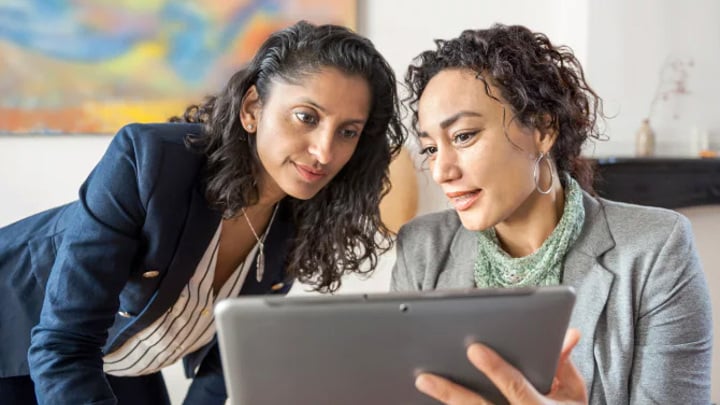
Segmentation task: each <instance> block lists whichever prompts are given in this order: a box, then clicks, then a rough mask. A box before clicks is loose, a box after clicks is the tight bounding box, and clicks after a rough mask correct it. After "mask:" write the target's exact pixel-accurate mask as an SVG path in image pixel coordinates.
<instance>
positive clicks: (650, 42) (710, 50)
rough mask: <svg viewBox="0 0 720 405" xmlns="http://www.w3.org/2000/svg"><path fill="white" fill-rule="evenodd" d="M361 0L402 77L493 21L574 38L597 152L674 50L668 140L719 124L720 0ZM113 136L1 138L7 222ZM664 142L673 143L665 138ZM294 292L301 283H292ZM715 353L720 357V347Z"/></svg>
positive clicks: (36, 205) (48, 202)
mask: <svg viewBox="0 0 720 405" xmlns="http://www.w3.org/2000/svg"><path fill="white" fill-rule="evenodd" d="M359 3H360V10H359V11H360V12H359V19H360V24H359V31H360V32H362V33H364V34H366V35H367V36H369V37H370V38H371V39H372V40H373V42H374V43H375V44H376V46H377V47H378V48H379V49H380V51H381V52H382V53H383V54H384V55H385V56H386V57H387V58H388V60H389V61H390V64H391V65H392V66H393V68H394V69H395V70H396V72H397V75H398V77H399V78H401V77H402V76H403V75H404V70H405V68H406V67H407V64H408V62H409V61H410V60H411V59H412V58H413V57H414V56H416V55H417V54H418V53H420V52H421V51H423V50H425V49H429V48H431V47H432V40H433V39H435V38H449V37H454V36H457V35H458V34H459V33H460V31H461V30H462V29H463V28H480V27H487V26H489V25H491V24H492V23H495V22H502V23H508V24H511V23H516V24H525V25H527V26H529V27H530V28H532V29H534V30H538V31H543V32H545V33H546V34H548V36H549V37H550V39H551V40H552V41H554V42H555V43H559V44H566V45H569V46H570V47H571V48H573V49H574V51H575V52H576V54H577V55H578V58H579V59H580V61H581V63H583V64H584V65H585V67H586V70H587V73H588V79H589V81H590V84H591V85H592V86H594V87H595V89H596V90H597V91H598V93H599V94H600V95H601V96H603V97H605V98H606V99H607V101H608V103H607V104H608V110H609V112H611V113H617V117H616V118H614V119H613V120H611V121H609V123H608V125H609V127H608V131H609V135H610V136H611V139H612V141H611V142H609V143H606V144H600V145H598V146H597V148H596V150H595V155H596V156H597V155H608V154H621V155H623V154H628V150H629V149H628V148H630V147H632V136H633V134H632V133H633V132H634V130H635V129H636V127H637V125H638V123H639V122H640V119H642V118H643V117H644V114H645V109H646V105H647V103H648V102H649V101H647V100H649V97H651V96H652V94H651V93H652V90H654V86H655V82H654V78H655V76H656V72H657V65H658V63H659V61H662V60H663V59H664V58H665V55H666V54H667V53H668V52H670V51H673V52H675V51H677V52H678V53H687V54H689V55H692V56H693V57H694V58H695V59H696V67H695V70H694V72H692V76H691V80H690V86H691V90H692V92H693V94H692V95H691V97H688V100H690V99H691V98H692V100H690V101H687V102H688V103H689V104H688V105H687V106H685V105H683V106H681V107H682V108H683V112H685V113H686V116H687V117H689V118H687V119H686V122H684V123H678V122H675V121H668V120H665V121H668V122H665V121H660V123H662V122H664V123H662V124H661V125H660V124H659V127H658V131H659V132H660V137H661V139H660V140H661V141H662V142H666V143H670V144H672V143H673V142H675V144H678V145H684V143H683V142H685V139H686V137H687V131H686V129H687V127H688V126H692V125H698V126H701V127H704V128H707V129H709V130H710V131H716V130H717V129H718V128H720V125H719V124H720V123H718V122H717V120H720V118H717V117H719V116H720V115H718V114H717V111H718V101H717V100H718V99H717V97H716V96H715V95H716V94H718V90H720V89H718V88H717V87H718V86H720V82H719V81H716V80H715V77H714V76H711V75H712V74H714V72H716V71H720V69H718V68H720V66H718V60H720V59H719V58H720V52H718V41H720V28H719V26H717V25H716V24H715V22H714V21H713V19H716V18H718V16H720V3H717V2H715V1H713V0H697V1H695V2H693V5H694V7H687V6H681V5H680V3H679V2H677V3H676V2H674V1H672V0H641V1H638V2H624V1H622V0H605V1H602V2H600V1H593V2H591V1H589V0H577V1H575V0H545V1H542V2H538V1H533V0H510V1H504V2H497V1H489V0H477V1H469V0H468V1H463V0H444V1H442V2H438V1H433V0H394V1H381V0H365V1H364V0H360V1H359ZM638 49H639V50H638ZM673 125H675V127H673ZM109 140H110V138H109V137H107V136H81V137H78V136H70V137H67V136H41V137H0V173H2V175H0V226H2V225H4V224H8V223H10V222H12V221H14V220H16V219H20V218H21V217H23V216H25V215H29V214H31V213H33V212H36V211H38V210H40V209H44V208H49V207H52V206H54V205H58V204H61V203H64V202H67V201H70V200H73V199H74V198H75V196H76V194H77V188H78V187H79V185H80V184H81V182H82V181H83V179H84V178H85V176H86V175H87V173H88V172H89V171H90V169H91V168H92V166H93V165H94V164H95V163H96V162H97V160H98V159H99V158H100V156H101V154H102V153H103V151H104V149H105V148H106V146H107V144H108V143H109ZM663 148H665V149H667V147H665V146H662V145H661V150H663ZM418 179H419V187H420V201H419V211H420V213H425V212H430V211H433V210H437V209H441V208H445V207H446V205H445V202H444V198H443V196H442V195H441V194H440V193H439V192H438V191H437V189H436V188H435V187H434V186H433V185H432V184H431V180H430V179H429V178H427V177H426V176H424V175H423V173H421V172H419V173H418ZM713 212H715V211H713ZM693 215H695V214H694V213H693ZM691 218H692V217H691ZM699 218H700V219H699V220H698V221H699V222H698V223H699V224H701V226H695V232H696V237H697V239H698V240H700V241H703V242H700V243H699V244H700V245H701V256H702V258H703V262H704V264H705V268H706V270H709V269H711V270H712V272H711V273H709V276H710V277H712V280H715V281H714V283H715V286H718V285H720V282H718V278H720V276H718V274H717V273H718V272H717V263H719V262H720V257H718V253H717V249H714V248H713V247H712V246H711V245H709V244H710V241H713V240H716V239H715V233H716V230H717V229H720V219H718V218H720V213H717V215H716V214H712V215H707V213H706V212H705V211H702V213H701V215H699ZM713 255H714V256H713ZM393 262H394V252H390V253H389V254H388V255H387V256H385V257H383V259H382V260H381V262H380V268H379V269H378V270H377V271H376V273H375V276H374V277H373V278H371V279H370V280H367V281H360V280H357V279H354V278H352V279H349V280H348V281H347V282H346V283H345V286H344V288H343V290H342V291H343V292H346V293H347V292H360V291H363V292H365V291H382V290H386V289H387V286H388V283H389V275H390V267H391V266H392V263H393ZM292 293H293V294H299V293H302V291H301V289H294V290H293V292H292ZM716 294H717V292H716ZM715 308H718V303H717V299H716V303H715ZM715 312H716V314H717V313H718V312H720V310H717V309H716V311H715ZM716 316H717V315H716ZM716 324H717V322H716ZM715 352H716V354H715V359H718V357H719V355H718V352H720V348H717V349H716V350H715ZM716 363H717V361H716ZM718 367H719V368H720V366H718ZM166 375H168V376H169V378H168V384H169V386H170V391H171V393H172V395H173V403H180V401H181V398H182V390H184V389H185V387H186V382H185V381H184V379H183V378H182V377H181V373H180V370H179V367H175V366H174V367H171V369H170V370H168V373H167V374H166ZM713 395H714V396H713V399H714V400H715V401H720V381H717V377H716V381H715V392H714V394H713Z"/></svg>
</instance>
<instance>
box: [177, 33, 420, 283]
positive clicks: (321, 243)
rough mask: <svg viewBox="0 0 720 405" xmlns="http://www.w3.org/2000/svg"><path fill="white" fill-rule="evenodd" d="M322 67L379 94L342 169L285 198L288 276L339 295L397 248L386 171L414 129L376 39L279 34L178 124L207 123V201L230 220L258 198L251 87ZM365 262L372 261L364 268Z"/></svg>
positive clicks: (199, 139) (200, 141)
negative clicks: (248, 127)
mask: <svg viewBox="0 0 720 405" xmlns="http://www.w3.org/2000/svg"><path fill="white" fill-rule="evenodd" d="M324 67H333V68H336V69H338V70H340V71H341V72H344V73H346V74H349V75H358V76H360V77H363V78H364V79H365V80H367V82H368V84H369V86H370V90H371V94H372V103H371V107H370V115H369V117H368V121H367V123H366V124H365V127H364V129H363V132H362V134H361V136H360V139H359V141H358V144H357V148H356V150H355V152H354V154H353V155H352V157H351V158H350V160H349V161H348V162H347V164H346V165H345V166H344V167H343V168H342V170H340V172H339V173H338V174H337V175H336V176H335V178H333V180H332V181H331V182H330V183H329V184H328V185H327V186H325V187H324V188H323V189H322V190H321V191H320V192H318V194H316V195H315V196H314V197H313V198H311V199H309V200H306V201H303V200H298V199H294V198H291V197H286V198H287V199H288V200H289V204H290V207H291V211H292V216H293V220H294V223H295V226H296V229H297V236H296V238H295V240H294V241H293V243H292V248H291V251H290V254H289V256H288V259H287V275H288V276H290V277H297V278H298V279H299V280H300V281H301V282H304V283H308V284H309V285H311V286H313V287H314V288H315V290H317V291H321V292H333V291H335V290H337V289H338V288H339V287H340V284H341V278H342V276H343V275H344V274H347V273H351V272H356V273H367V272H370V271H371V270H373V269H374V268H375V267H376V265H377V256H378V255H379V254H381V253H383V252H385V251H386V250H387V249H389V248H390V247H391V246H392V233H391V232H390V231H389V230H388V229H387V228H386V227H385V225H383V223H382V222H381V220H380V210H379V204H380V200H381V199H382V197H383V196H384V195H385V194H386V193H387V192H388V191H389V189H390V180H389V172H388V167H389V165H390V161H391V160H392V158H393V157H394V156H395V155H396V154H397V153H398V152H399V150H400V148H401V147H402V145H403V143H404V141H405V134H406V131H405V130H404V127H403V126H402V123H401V119H400V114H399V112H400V110H399V100H398V96H397V85H396V80H395V74H394V73H393V70H392V69H391V68H390V65H389V64H388V63H387V61H386V60H385V59H384V58H383V57H382V56H381V55H380V53H379V52H378V51H377V50H376V49H375V47H374V46H373V44H372V42H370V40H368V39H366V38H364V37H362V36H360V35H358V34H356V33H354V32H352V31H350V30H349V29H347V28H345V27H341V26H337V25H313V24H310V23H308V22H305V21H300V22H298V23H296V24H295V25H292V26H291V27H289V28H286V29H284V30H281V31H278V32H276V33H274V34H272V35H271V36H270V37H269V38H268V39H267V40H266V41H265V42H264V43H263V45H262V46H261V47H260V49H259V50H258V51H257V53H256V54H255V57H254V58H253V59H252V61H250V63H249V64H248V66H246V67H245V68H244V69H243V70H240V71H238V72H237V73H235V74H234V75H233V76H232V77H231V78H230V80H229V82H228V83H227V85H226V87H225V88H224V89H223V90H222V91H221V92H220V93H218V94H216V95H213V96H210V97H208V98H207V99H206V100H205V102H204V103H203V104H201V105H192V106H190V107H188V108H187V110H186V111H185V113H184V115H183V116H182V117H174V118H172V119H171V120H174V121H185V122H198V123H202V124H204V133H202V134H200V135H195V136H189V137H188V139H187V142H188V144H189V145H190V147H192V148H194V149H196V150H199V151H201V152H202V153H204V154H205V155H206V156H207V168H206V171H207V172H206V183H207V185H206V191H205V193H206V198H207V199H208V201H209V202H210V203H211V204H212V205H213V206H214V207H215V208H217V209H219V210H222V211H223V212H224V216H225V217H226V218H229V217H233V216H235V215H237V214H238V212H239V210H240V209H241V208H242V207H244V206H248V205H252V204H253V203H255V202H257V200H258V189H257V185H256V175H257V173H258V172H259V170H260V162H259V160H258V158H257V152H256V150H255V142H254V137H249V136H248V133H247V132H246V131H245V129H244V128H243V126H242V125H241V122H240V108H241V104H242V98H243V97H244V95H245V93H246V92H247V90H248V89H249V88H250V87H251V86H253V85H255V86H256V88H257V91H258V94H259V97H260V100H261V101H265V100H267V98H268V96H269V92H270V91H272V90H271V82H272V80H277V79H280V80H284V81H286V82H290V83H297V82H300V81H301V80H302V78H303V77H304V76H307V75H309V74H313V73H316V72H318V71H319V70H320V69H322V68H324ZM366 260H369V262H370V266H369V268H365V269H363V268H361V265H362V263H363V262H364V261H366Z"/></svg>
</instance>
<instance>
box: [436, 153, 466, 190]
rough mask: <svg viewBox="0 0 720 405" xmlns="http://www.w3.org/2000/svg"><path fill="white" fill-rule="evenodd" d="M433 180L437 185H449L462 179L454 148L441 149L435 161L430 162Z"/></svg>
mask: <svg viewBox="0 0 720 405" xmlns="http://www.w3.org/2000/svg"><path fill="white" fill-rule="evenodd" d="M430 170H431V171H432V178H433V180H434V181H435V182H436V183H437V184H443V183H447V182H449V181H453V180H456V179H458V178H460V176H461V171H460V168H459V166H458V162H457V154H456V153H455V151H454V150H453V149H452V148H448V149H444V148H439V149H438V151H437V152H435V156H434V159H432V160H431V161H430Z"/></svg>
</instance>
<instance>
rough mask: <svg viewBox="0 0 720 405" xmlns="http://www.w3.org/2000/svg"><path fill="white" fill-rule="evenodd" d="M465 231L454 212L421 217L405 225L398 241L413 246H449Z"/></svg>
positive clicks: (446, 211) (447, 211)
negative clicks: (461, 231) (457, 235)
mask: <svg viewBox="0 0 720 405" xmlns="http://www.w3.org/2000/svg"><path fill="white" fill-rule="evenodd" d="M460 229H464V228H463V227H462V223H461V222H460V218H459V217H458V215H457V213H456V212H455V211H453V210H445V211H440V212H434V213H432V214H426V215H422V216H419V217H417V218H415V219H413V220H412V221H410V222H408V223H407V224H405V225H403V227H402V228H400V231H399V232H398V240H399V241H402V242H406V243H408V244H413V245H418V244H421V245H427V244H430V245H449V244H450V242H451V241H452V239H453V238H454V237H455V234H456V233H457V232H458V230H460Z"/></svg>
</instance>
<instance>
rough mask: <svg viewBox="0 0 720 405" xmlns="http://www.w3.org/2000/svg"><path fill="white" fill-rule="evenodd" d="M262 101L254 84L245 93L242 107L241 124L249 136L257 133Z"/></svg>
mask: <svg viewBox="0 0 720 405" xmlns="http://www.w3.org/2000/svg"><path fill="white" fill-rule="evenodd" d="M261 105H262V101H261V100H260V94H258V91H257V88H256V87H255V85H254V84H253V85H252V86H250V88H249V89H248V90H247V91H246V92H245V95H244V96H243V99H242V104H241V105H240V122H242V126H243V128H245V131H247V132H248V133H249V134H252V133H255V131H257V126H258V122H259V121H260V112H261V110H262V109H261Z"/></svg>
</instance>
